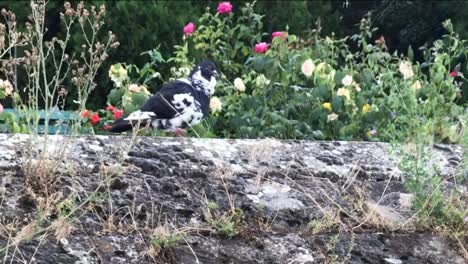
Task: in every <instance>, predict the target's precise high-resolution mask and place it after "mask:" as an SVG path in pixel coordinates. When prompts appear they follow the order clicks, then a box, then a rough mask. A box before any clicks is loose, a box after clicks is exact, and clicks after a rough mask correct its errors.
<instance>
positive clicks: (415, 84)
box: [411, 80, 421, 90]
mask: <svg viewBox="0 0 468 264" xmlns="http://www.w3.org/2000/svg"><path fill="white" fill-rule="evenodd" d="M411 88H413V89H414V90H419V89H421V82H419V80H416V81H415V82H414V83H413V85H411Z"/></svg>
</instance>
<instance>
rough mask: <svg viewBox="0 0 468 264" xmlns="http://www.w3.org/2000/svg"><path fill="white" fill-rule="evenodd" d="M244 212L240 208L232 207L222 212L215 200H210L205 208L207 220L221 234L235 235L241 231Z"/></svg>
mask: <svg viewBox="0 0 468 264" xmlns="http://www.w3.org/2000/svg"><path fill="white" fill-rule="evenodd" d="M242 217H243V212H242V210H241V209H239V208H231V209H230V210H229V211H225V212H222V211H221V210H220V209H219V208H218V205H217V204H216V203H214V202H208V204H207V208H206V210H205V218H206V221H207V222H208V223H209V224H210V226H211V227H212V228H213V229H214V230H215V232H216V234H218V235H221V236H227V237H233V236H235V235H237V234H238V233H239V232H240V225H241V221H242Z"/></svg>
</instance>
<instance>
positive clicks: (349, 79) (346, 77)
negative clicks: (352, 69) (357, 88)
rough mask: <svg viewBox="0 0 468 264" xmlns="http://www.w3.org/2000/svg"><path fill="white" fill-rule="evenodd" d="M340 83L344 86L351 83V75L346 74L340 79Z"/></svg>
mask: <svg viewBox="0 0 468 264" xmlns="http://www.w3.org/2000/svg"><path fill="white" fill-rule="evenodd" d="M341 83H343V85H344V86H348V85H351V84H353V76H351V75H349V74H346V76H345V77H344V78H343V80H341Z"/></svg>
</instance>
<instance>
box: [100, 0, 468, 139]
mask: <svg viewBox="0 0 468 264" xmlns="http://www.w3.org/2000/svg"><path fill="white" fill-rule="evenodd" d="M254 5H255V2H254V3H247V4H245V5H244V6H241V7H234V6H233V5H232V4H231V3H229V2H222V3H220V4H218V7H217V10H216V11H215V12H212V11H211V10H210V9H209V8H208V9H207V11H206V13H205V14H204V15H203V16H202V17H200V18H199V20H198V21H196V22H190V23H188V24H187V25H186V26H185V27H184V28H183V33H184V38H183V43H182V44H181V45H180V46H176V47H175V52H174V56H173V57H172V58H169V59H168V60H167V62H168V63H172V65H173V70H172V71H171V76H165V77H164V78H163V77H162V76H160V75H158V77H159V78H162V79H163V80H165V81H169V80H173V79H176V78H181V77H186V76H187V75H188V74H189V72H190V69H191V68H192V67H193V65H194V63H195V62H196V61H199V60H200V59H203V58H210V59H212V60H214V61H215V62H217V64H218V66H219V68H220V69H221V72H222V73H223V76H222V77H223V78H222V79H221V80H220V81H219V83H218V86H217V88H216V94H215V95H216V97H215V98H213V100H212V102H211V106H212V107H211V112H212V115H211V116H210V117H209V118H207V119H206V120H205V121H204V122H203V123H202V125H200V126H197V127H196V129H198V130H199V131H200V130H201V131H204V132H206V134H207V135H208V134H209V135H210V136H213V135H214V136H217V137H277V138H298V139H341V140H362V139H364V140H384V141H389V140H393V139H399V140H404V139H405V138H406V137H407V136H409V135H410V134H415V133H416V132H417V131H418V130H420V129H421V127H425V129H426V130H427V131H428V133H429V132H432V133H434V135H436V138H437V140H446V141H456V140H457V139H459V137H460V133H461V131H462V129H463V128H464V127H465V125H466V113H465V112H464V111H463V106H461V105H458V104H457V98H458V97H459V96H460V90H459V87H460V85H461V81H462V80H464V77H463V74H461V73H459V72H460V70H459V69H458V70H457V69H455V66H454V65H453V64H452V63H453V62H452V61H453V58H455V57H457V56H461V55H466V53H467V49H466V43H465V41H461V40H460V39H459V38H458V35H457V34H456V33H455V32H453V29H452V28H451V24H450V22H449V21H447V22H446V23H444V27H445V28H446V29H447V31H448V34H447V35H445V36H444V37H443V38H442V39H440V40H437V41H436V42H435V43H434V44H433V46H432V47H428V48H426V50H425V51H424V52H425V58H426V61H425V62H424V63H417V62H416V63H415V62H414V61H413V58H412V51H411V50H409V51H408V54H407V56H403V54H396V53H395V54H390V53H389V52H388V51H387V48H386V45H385V38H384V37H383V36H378V37H375V36H373V32H374V31H375V30H376V29H374V28H372V25H371V19H370V17H366V18H363V19H362V21H361V24H360V25H359V28H360V33H359V34H356V35H353V36H349V37H345V38H341V39H337V38H336V37H335V36H334V35H331V36H322V34H321V32H320V30H319V29H316V30H313V31H312V32H313V33H312V35H310V37H309V38H308V39H301V38H299V37H297V36H296V35H294V34H290V33H289V32H288V29H287V28H286V29H284V30H282V31H275V32H272V33H264V32H261V31H260V29H261V25H262V18H263V16H262V15H260V14H257V13H255V12H254V9H253V7H254ZM195 24H196V25H197V26H196V27H195ZM351 46H354V47H355V48H353V49H351V48H350V47H351ZM351 50H353V51H351ZM152 52H153V53H154V52H155V51H152ZM156 53H157V52H156ZM153 55H154V54H153ZM153 57H154V56H153ZM159 61H163V60H162V59H161V58H160V60H159ZM151 65H153V66H154V62H151V63H149V64H148V65H145V68H147V69H150V68H151V67H150V66H151ZM133 67H134V66H133V65H128V68H129V69H133ZM113 72H117V74H118V76H111V78H112V80H114V82H115V85H116V89H114V90H113V91H112V92H111V94H110V95H109V103H110V104H112V105H117V106H119V107H122V108H124V109H125V111H126V112H127V111H130V110H131V109H135V108H136V107H137V106H139V104H141V103H142V100H139V99H134V98H132V99H131V100H129V97H131V96H132V95H133V93H135V92H136V93H137V94H141V96H145V98H146V97H147V96H149V92H148V90H147V89H146V88H145V86H140V85H136V84H133V83H135V82H136V81H133V80H132V81H130V79H131V78H130V77H128V76H126V75H125V73H124V72H123V70H122V68H120V67H119V66H115V69H114V71H113ZM153 74H157V72H155V70H153ZM120 76H126V78H127V79H125V78H120ZM455 79H457V80H455ZM119 85H120V86H121V87H119ZM125 87H126V88H125ZM140 87H143V88H142V89H141V90H140ZM152 92H153V93H154V92H157V91H152ZM141 99H142V98H141ZM129 102H131V103H129ZM415 120H416V121H417V122H415ZM202 136H203V133H202Z"/></svg>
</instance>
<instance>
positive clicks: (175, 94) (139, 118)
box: [110, 60, 220, 136]
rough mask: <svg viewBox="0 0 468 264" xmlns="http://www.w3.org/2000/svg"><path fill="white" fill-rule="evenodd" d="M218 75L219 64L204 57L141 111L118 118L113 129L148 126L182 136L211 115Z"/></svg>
mask: <svg viewBox="0 0 468 264" xmlns="http://www.w3.org/2000/svg"><path fill="white" fill-rule="evenodd" d="M219 77H220V75H219V73H218V71H217V68H216V65H215V64H214V63H213V62H211V61H209V60H205V61H203V62H201V63H199V64H198V65H197V66H195V67H194V69H193V70H192V72H191V73H190V75H189V76H188V77H187V78H183V79H178V80H176V81H173V82H171V83H168V84H166V85H165V86H163V87H162V88H161V90H160V91H159V92H157V93H156V94H155V95H153V96H152V97H150V98H149V99H148V100H147V101H146V102H145V103H144V104H143V106H141V108H140V109H139V110H137V111H135V112H132V113H131V114H129V115H128V116H124V117H121V118H120V119H117V120H116V121H115V122H114V123H113V124H112V125H111V128H110V131H111V132H117V133H118V132H124V131H129V130H132V129H133V127H135V126H139V127H145V126H149V127H151V128H153V129H161V130H166V131H172V132H176V134H177V135H178V136H180V133H181V131H183V129H184V128H186V127H187V126H189V125H190V126H192V125H195V124H198V123H199V122H200V121H201V120H202V119H203V118H204V117H205V116H207V115H208V113H209V110H210V97H211V95H213V93H214V91H215V86H216V81H217V80H218V79H219Z"/></svg>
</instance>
